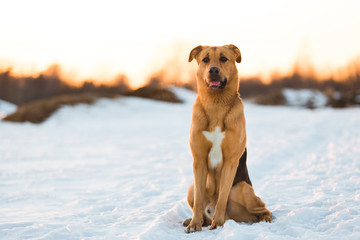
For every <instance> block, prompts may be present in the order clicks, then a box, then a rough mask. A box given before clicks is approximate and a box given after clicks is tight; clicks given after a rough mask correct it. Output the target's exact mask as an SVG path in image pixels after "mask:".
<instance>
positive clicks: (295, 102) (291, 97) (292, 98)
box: [282, 88, 328, 108]
mask: <svg viewBox="0 0 360 240" xmlns="http://www.w3.org/2000/svg"><path fill="white" fill-rule="evenodd" d="M282 93H283V95H284V97H285V99H286V104H287V105H289V106H298V107H306V106H308V105H309V104H312V105H313V107H314V108H319V107H325V106H326V104H327V102H328V99H327V97H326V96H325V94H324V93H322V92H320V91H317V90H312V89H298V90H297V89H291V88H286V89H284V90H283V91H282ZM310 101H311V103H310Z"/></svg>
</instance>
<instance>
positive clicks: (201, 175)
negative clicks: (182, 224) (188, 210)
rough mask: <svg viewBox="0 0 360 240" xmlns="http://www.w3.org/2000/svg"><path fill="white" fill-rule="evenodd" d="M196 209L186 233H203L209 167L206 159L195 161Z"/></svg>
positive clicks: (194, 208)
mask: <svg viewBox="0 0 360 240" xmlns="http://www.w3.org/2000/svg"><path fill="white" fill-rule="evenodd" d="M193 171H194V207H193V217H192V219H191V222H190V224H189V225H188V226H187V228H186V229H185V232H186V233H190V232H195V231H201V226H202V225H203V223H204V201H205V190H206V177H207V173H208V170H207V165H206V161H204V159H197V158H195V159H194V163H193Z"/></svg>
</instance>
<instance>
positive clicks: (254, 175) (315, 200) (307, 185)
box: [0, 89, 360, 240]
mask: <svg viewBox="0 0 360 240" xmlns="http://www.w3.org/2000/svg"><path fill="white" fill-rule="evenodd" d="M174 91H175V92H176V93H177V94H178V95H179V96H180V98H182V99H184V100H185V101H186V103H185V104H169V103H162V102H156V101H150V100H144V99H139V98H119V99H117V100H100V101H99V102H97V103H96V104H95V105H92V106H89V105H77V106H75V107H64V108H62V109H61V110H59V111H58V112H57V113H56V114H55V115H53V116H52V117H51V118H50V119H49V120H48V121H46V122H45V123H43V124H40V125H34V124H29V123H26V124H14V123H8V122H4V121H0V239H61V240H63V239H155V240H158V239H165V240H169V239H277V240H278V239H360V109H359V108H352V109H344V110H334V109H329V108H323V109H317V110H313V111H312V110H306V109H300V108H291V107H264V106H257V105H253V104H250V103H245V115H246V120H247V134H248V169H249V174H250V177H251V180H252V182H253V186H254V189H255V192H256V193H257V195H259V196H260V197H261V198H262V200H263V201H264V202H266V203H267V207H268V208H269V209H270V210H271V211H272V212H273V216H274V219H273V223H264V222H262V223H256V224H245V223H236V222H234V221H232V220H228V221H226V223H225V225H224V226H223V227H221V228H219V229H216V230H213V231H210V230H208V228H204V229H203V231H202V232H197V233H192V234H185V233H184V227H183V226H182V225H181V222H182V221H183V220H184V219H185V218H188V217H191V215H192V212H191V210H190V208H189V207H188V205H187V203H186V191H187V188H188V185H189V184H190V183H191V182H192V179H193V176H192V157H191V154H190V149H189V145H188V138H189V127H190V120H191V110H192V109H191V106H192V103H193V102H194V99H195V95H194V94H193V93H190V92H188V91H186V90H181V89H174Z"/></svg>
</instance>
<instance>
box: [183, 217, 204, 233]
mask: <svg viewBox="0 0 360 240" xmlns="http://www.w3.org/2000/svg"><path fill="white" fill-rule="evenodd" d="M187 220H188V219H187ZM187 220H185V221H187ZM185 221H184V222H185ZM201 226H202V223H201V222H194V221H192V220H191V222H190V223H189V224H188V226H187V227H186V228H185V232H186V233H192V232H197V231H201Z"/></svg>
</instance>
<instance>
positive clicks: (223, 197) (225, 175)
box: [210, 159, 238, 230]
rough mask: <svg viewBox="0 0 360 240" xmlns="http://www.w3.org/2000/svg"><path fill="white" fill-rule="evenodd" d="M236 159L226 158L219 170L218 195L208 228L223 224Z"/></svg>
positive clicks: (236, 162)
mask: <svg viewBox="0 0 360 240" xmlns="http://www.w3.org/2000/svg"><path fill="white" fill-rule="evenodd" d="M237 164H238V161H236V160H235V159H228V161H225V162H224V165H223V168H222V170H221V177H220V186H219V197H218V201H217V204H216V207H215V213H214V217H213V220H212V223H211V226H210V230H212V229H216V228H217V227H220V226H222V225H224V222H225V212H226V204H227V201H228V198H229V194H230V190H231V187H232V183H233V180H234V177H235V173H236V168H237Z"/></svg>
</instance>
